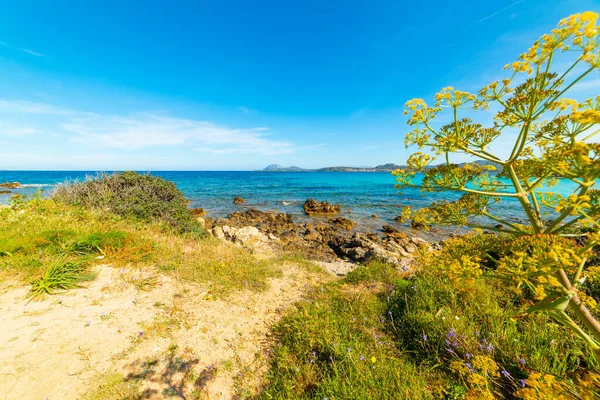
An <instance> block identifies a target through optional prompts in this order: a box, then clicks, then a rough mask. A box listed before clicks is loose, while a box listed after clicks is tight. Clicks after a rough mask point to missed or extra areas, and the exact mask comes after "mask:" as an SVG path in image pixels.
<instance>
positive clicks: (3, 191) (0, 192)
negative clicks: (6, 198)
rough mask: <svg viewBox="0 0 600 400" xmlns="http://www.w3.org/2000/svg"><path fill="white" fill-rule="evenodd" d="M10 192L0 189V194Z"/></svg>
mask: <svg viewBox="0 0 600 400" xmlns="http://www.w3.org/2000/svg"><path fill="white" fill-rule="evenodd" d="M9 193H12V192H11V191H10V190H0V194H9Z"/></svg>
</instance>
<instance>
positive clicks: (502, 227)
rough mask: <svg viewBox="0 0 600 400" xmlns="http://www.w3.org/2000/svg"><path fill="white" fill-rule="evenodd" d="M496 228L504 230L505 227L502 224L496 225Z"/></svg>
mask: <svg viewBox="0 0 600 400" xmlns="http://www.w3.org/2000/svg"><path fill="white" fill-rule="evenodd" d="M494 228H497V229H504V225H502V224H496V225H494Z"/></svg>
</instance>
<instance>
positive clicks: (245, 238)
mask: <svg viewBox="0 0 600 400" xmlns="http://www.w3.org/2000/svg"><path fill="white" fill-rule="evenodd" d="M268 240H269V238H268V237H267V235H265V234H264V233H262V232H260V231H259V230H258V229H257V228H255V227H254V226H245V227H243V228H240V229H238V230H237V232H235V234H234V235H233V241H234V242H235V243H239V244H241V245H243V246H249V245H253V244H256V243H257V242H267V241H268Z"/></svg>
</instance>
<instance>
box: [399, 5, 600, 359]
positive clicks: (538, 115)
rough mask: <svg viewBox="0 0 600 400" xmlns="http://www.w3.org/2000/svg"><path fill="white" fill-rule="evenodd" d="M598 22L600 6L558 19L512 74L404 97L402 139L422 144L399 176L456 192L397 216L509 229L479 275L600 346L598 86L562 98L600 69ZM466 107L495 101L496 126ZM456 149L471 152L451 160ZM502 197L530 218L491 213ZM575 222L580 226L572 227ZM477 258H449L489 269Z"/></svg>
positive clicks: (468, 274) (466, 268) (472, 272)
mask: <svg viewBox="0 0 600 400" xmlns="http://www.w3.org/2000/svg"><path fill="white" fill-rule="evenodd" d="M597 21H598V14H597V13H594V12H590V11H588V12H584V13H580V14H575V15H572V16H570V17H568V18H565V19H563V20H562V21H560V23H559V24H558V27H557V28H556V29H554V30H553V31H552V32H551V33H549V34H546V35H543V36H542V37H541V38H540V39H539V40H537V41H536V42H535V43H534V44H533V46H532V47H531V48H530V49H529V50H528V51H527V52H526V53H524V54H521V56H520V57H519V58H518V60H517V61H515V62H514V63H512V64H509V65H507V66H506V67H505V70H510V71H511V72H512V74H511V75H510V76H509V77H507V78H506V79H503V80H501V81H496V82H492V83H491V84H489V85H487V86H486V87H484V88H483V89H481V90H480V91H479V93H477V94H471V93H467V92H464V91H460V90H456V89H454V88H452V87H446V88H444V89H442V90H441V91H440V92H439V93H438V94H436V96H435V104H434V105H433V106H430V105H428V104H427V103H426V102H425V101H424V100H423V99H413V100H410V101H408V102H407V103H406V108H405V115H407V117H408V124H409V125H410V126H411V127H412V128H413V129H412V131H411V132H409V133H408V134H407V135H406V139H405V144H406V146H407V148H408V147H411V146H417V147H418V148H419V149H421V151H418V152H416V153H414V154H412V155H411V156H410V157H409V159H408V161H407V166H406V168H403V169H400V170H397V171H394V175H396V177H397V187H398V188H400V189H402V188H407V187H416V188H420V189H421V190H422V191H442V190H450V191H455V192H458V193H461V197H460V198H459V199H458V200H456V201H439V202H435V203H433V204H432V205H431V206H429V207H426V208H423V209H420V210H416V211H413V210H410V211H409V210H403V213H402V218H403V219H407V218H410V217H412V218H413V221H415V220H416V221H418V222H419V223H420V224H421V225H428V224H441V225H461V226H470V227H472V228H476V229H484V230H487V231H492V232H499V233H501V234H502V235H503V237H509V238H511V239H510V241H511V249H512V250H511V252H510V253H509V254H507V255H505V256H503V257H502V258H501V259H499V260H497V262H496V265H495V268H494V269H493V270H489V269H488V270H486V271H485V273H487V274H488V275H493V276H495V277H499V278H502V279H505V280H508V281H511V282H513V283H514V288H515V290H516V291H517V293H521V294H522V293H523V290H527V293H528V294H529V295H530V296H531V297H533V298H534V299H535V300H537V303H536V304H534V305H533V306H531V307H530V308H529V309H528V310H527V313H531V312H535V311H546V312H550V313H551V314H552V315H553V317H554V318H555V319H556V320H558V321H559V322H560V323H562V324H564V325H565V326H567V327H569V328H571V329H572V330H573V331H574V332H575V333H576V334H578V335H579V336H581V337H582V338H584V339H585V340H586V341H587V342H588V343H589V344H590V346H591V347H592V348H593V350H594V351H595V352H596V354H598V355H600V323H599V322H598V320H597V319H596V318H595V317H594V316H593V315H592V313H591V312H590V309H591V308H594V307H596V303H595V301H594V299H592V298H591V297H589V296H585V294H584V293H583V291H582V285H583V284H584V282H585V280H586V279H587V278H588V277H589V278H590V279H598V278H597V276H598V275H600V273H599V271H598V269H597V268H591V269H589V271H588V268H586V267H587V266H588V259H589V258H590V257H591V256H592V254H593V250H594V248H595V247H596V246H597V245H598V243H599V242H600V233H598V232H599V231H600V224H599V222H598V219H599V218H600V191H598V190H597V189H594V186H595V184H596V181H597V180H598V179H599V178H600V143H597V142H595V141H594V140H595V139H596V135H597V134H598V133H599V132H600V129H598V125H599V124H600V96H596V97H595V98H590V99H588V100H586V101H583V102H577V101H575V100H573V99H570V98H568V97H567V94H568V93H569V91H570V90H572V89H573V88H574V87H576V86H577V84H578V83H580V82H581V81H582V80H583V79H584V78H585V77H587V76H590V75H591V74H592V73H593V72H600V51H599V49H600V43H599V38H600V26H598V25H597ZM559 57H562V58H568V57H573V59H572V62H571V63H570V67H568V68H567V69H566V71H565V72H562V73H560V74H558V73H555V72H553V68H554V67H555V65H553V61H555V59H556V58H559ZM465 109H469V110H471V111H469V113H470V116H473V115H480V114H481V113H484V114H486V115H487V114H489V113H490V112H492V110H494V111H496V110H498V111H497V112H496V113H495V116H494V122H493V123H492V124H491V126H489V127H484V126H483V125H482V124H479V123H476V122H474V121H473V120H472V119H470V118H461V117H460V116H459V114H460V113H461V112H463V110H465ZM446 111H449V112H450V113H451V115H450V116H449V117H450V122H449V123H448V124H446V125H443V126H441V127H437V124H436V118H438V117H439V116H440V115H441V114H443V113H444V112H446ZM513 134H514V136H516V139H514V142H512V141H511V143H512V150H511V151H510V155H508V156H506V157H500V156H499V155H497V154H494V151H493V148H494V146H497V144H498V143H499V141H502V142H503V143H506V141H507V139H509V138H513V137H514V136H513ZM509 135H510V136H509ZM456 153H462V154H466V155H467V156H470V157H472V158H475V159H477V160H478V162H470V163H466V164H462V165H458V164H455V163H452V162H451V160H450V157H451V155H453V154H456ZM436 160H437V163H438V165H435V164H434V163H436ZM440 162H441V163H440ZM497 169H498V170H500V171H495V170H497ZM417 178H419V179H417ZM559 180H568V181H571V182H573V184H574V185H575V187H576V188H575V190H574V191H573V192H572V194H571V195H569V196H568V197H563V196H561V195H559V194H557V193H553V192H551V191H548V190H549V189H548V188H550V187H552V186H553V185H555V184H557V183H558V182H559ZM503 200H512V201H514V202H518V204H519V205H520V207H521V208H522V210H523V212H524V215H526V217H527V218H526V222H525V223H516V222H514V221H513V220H509V219H507V218H503V217H502V216H499V215H495V214H494V211H493V207H490V206H492V205H493V204H495V203H498V202H500V201H503ZM574 228H586V229H585V230H580V231H579V233H576V234H574V233H573V229H574ZM577 235H578V237H577V238H576V239H577V240H575V239H574V237H573V236H577ZM483 258H485V257H483ZM480 261H481V260H479V259H478V258H477V257H471V258H469V257H465V256H462V257H457V258H456V260H454V261H453V262H449V263H448V265H449V268H455V269H458V270H460V274H455V275H456V276H463V277H464V279H474V278H476V277H478V276H479V275H481V274H482V273H484V270H483V269H482V265H481V262H480ZM588 275H589V276H588ZM568 310H570V312H567V311H568ZM572 317H573V318H572Z"/></svg>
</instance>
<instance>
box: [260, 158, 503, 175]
mask: <svg viewBox="0 0 600 400" xmlns="http://www.w3.org/2000/svg"><path fill="white" fill-rule="evenodd" d="M474 163H475V164H479V165H494V166H496V168H497V170H496V171H497V172H500V171H501V170H502V168H501V167H500V165H499V164H496V163H493V162H491V161H486V160H480V161H474ZM465 164H468V163H459V164H458V165H459V166H463V165H465ZM437 165H439V164H437ZM437 165H432V166H430V167H429V168H433V167H436V166H437ZM402 168H406V166H405V165H398V164H392V163H387V164H381V165H378V166H376V167H325V168H319V169H304V168H300V167H295V166H291V167H282V166H281V165H277V164H271V165H269V166H267V167H266V168H265V169H263V171H266V172H391V171H394V170H396V169H402Z"/></svg>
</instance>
